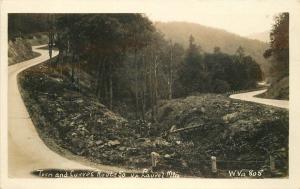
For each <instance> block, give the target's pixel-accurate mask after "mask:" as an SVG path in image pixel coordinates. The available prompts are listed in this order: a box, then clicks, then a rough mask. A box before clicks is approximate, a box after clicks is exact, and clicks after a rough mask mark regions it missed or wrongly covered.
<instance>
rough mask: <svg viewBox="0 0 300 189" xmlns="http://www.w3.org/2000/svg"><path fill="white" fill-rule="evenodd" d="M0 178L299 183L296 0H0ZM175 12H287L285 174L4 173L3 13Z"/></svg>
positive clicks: (21, 183)
mask: <svg viewBox="0 0 300 189" xmlns="http://www.w3.org/2000/svg"><path fill="white" fill-rule="evenodd" d="M0 5H1V27H0V29H1V38H0V43H1V65H0V66H1V67H0V68H1V69H0V71H1V72H0V73H1V75H0V82H1V83H0V84H1V85H0V90H1V94H0V100H1V101H0V102H1V105H0V113H1V115H0V123H1V180H0V183H1V184H0V188H2V187H3V188H20V189H21V188H24V189H25V188H28V189H35V188H51V189H53V188H68V187H70V188H118V189H119V188H130V189H131V188H186V189H188V188H224V189H225V188H272V189H277V188H278V189H279V188H280V189H282V188H291V189H299V188H300V181H299V179H300V167H299V160H300V158H299V157H300V149H299V138H300V132H299V131H300V130H299V123H300V119H299V116H300V107H299V105H300V90H299V84H298V82H297V81H298V80H299V75H300V57H299V53H300V40H299V38H300V37H299V34H300V24H299V21H300V20H299V18H300V14H299V13H300V0H226V1H225V0H224V1H222V0H211V1H209V0H164V1H158V0H151V1H150V0H98V1H96V0H89V1H83V0H52V1H43V0H4V1H2V2H1V4H0ZM154 10H155V11H161V12H164V13H165V14H168V11H177V12H178V14H185V13H188V12H189V13H190V12H195V14H196V13H199V14H205V13H207V14H212V13H223V14H224V13H225V14H226V13H230V14H247V13H249V14H255V13H274V12H284V11H288V12H289V13H290V109H289V111H290V126H289V127H290V130H289V131H290V137H289V139H290V145H289V147H290V163H289V164H290V166H289V170H290V172H289V178H288V179H261V180H255V179H254V180H249V179H195V178H193V179H188V178H180V179H102V178H101V179H93V178H90V179H9V178H7V13H18V12H20V13H21V12H23V13H87V12H92V13H101V12H102V13H103V12H109V13H120V12H140V13H142V12H145V11H147V12H151V11H154Z"/></svg>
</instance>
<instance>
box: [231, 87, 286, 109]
mask: <svg viewBox="0 0 300 189" xmlns="http://www.w3.org/2000/svg"><path fill="white" fill-rule="evenodd" d="M266 91H267V89H263V90H258V91H252V92H246V93H239V94H233V95H230V96H229V97H230V98H233V99H239V100H245V101H249V102H256V103H260V104H266V105H270V106H276V107H279V108H285V109H289V101H288V100H274V99H266V98H258V97H255V96H256V95H259V94H262V93H264V92H266Z"/></svg>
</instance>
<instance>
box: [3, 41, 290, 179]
mask: <svg viewBox="0 0 300 189" xmlns="http://www.w3.org/2000/svg"><path fill="white" fill-rule="evenodd" d="M40 47H43V46H33V47H32V48H33V51H34V52H37V53H39V54H40V56H39V57H37V58H34V59H31V60H27V61H24V62H21V63H18V64H15V65H12V66H9V68H8V86H9V87H8V176H9V177H11V178H28V177H35V176H33V175H31V174H30V172H31V171H33V170H37V169H50V168H51V169H97V170H102V171H120V170H124V169H120V168H116V167H111V166H104V165H97V166H96V167H95V166H89V165H93V164H88V166H87V165H86V164H81V163H79V162H77V161H73V160H69V159H67V158H64V157H62V156H60V155H58V154H57V153H55V152H53V151H52V150H50V149H49V148H48V147H47V146H46V145H45V144H44V142H43V141H42V140H41V139H40V137H39V135H38V133H37V131H36V129H35V127H34V125H33V123H32V120H31V118H30V116H29V114H28V112H27V109H26V107H25V105H24V102H23V100H22V97H21V94H20V92H19V88H18V83H17V75H18V74H19V73H20V72H22V71H23V70H25V69H27V68H29V67H32V66H34V65H37V64H40V63H42V62H44V61H46V60H48V59H49V53H48V50H45V49H40ZM57 55H58V51H54V52H53V57H54V56H57ZM263 92H265V90H259V91H253V92H248V93H241V94H234V95H231V96H230V98H234V99H240V100H246V101H252V102H257V103H262V104H267V105H271V106H276V107H281V108H287V109H288V101H282V100H271V99H262V98H257V97H254V96H255V95H257V94H260V93H263Z"/></svg>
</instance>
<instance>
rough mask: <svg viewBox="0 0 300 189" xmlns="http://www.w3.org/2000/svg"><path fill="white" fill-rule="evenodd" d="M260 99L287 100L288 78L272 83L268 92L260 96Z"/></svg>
mask: <svg viewBox="0 0 300 189" xmlns="http://www.w3.org/2000/svg"><path fill="white" fill-rule="evenodd" d="M260 97H262V98H271V99H278V100H288V99H289V76H287V77H284V78H282V79H279V80H277V81H273V83H272V84H271V86H270V87H269V88H268V91H267V92H265V93H264V94H261V95H260Z"/></svg>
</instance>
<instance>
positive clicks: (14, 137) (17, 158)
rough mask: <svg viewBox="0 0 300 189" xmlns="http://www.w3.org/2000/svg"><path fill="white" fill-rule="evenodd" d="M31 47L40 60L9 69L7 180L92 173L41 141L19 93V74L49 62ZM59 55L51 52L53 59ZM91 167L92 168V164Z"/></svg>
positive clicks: (103, 168)
mask: <svg viewBox="0 0 300 189" xmlns="http://www.w3.org/2000/svg"><path fill="white" fill-rule="evenodd" d="M40 47H42V46H34V47H32V49H33V51H34V52H37V53H39V54H41V55H40V56H39V57H37V58H34V59H31V60H27V61H24V62H21V63H18V64H15V65H12V66H9V67H8V176H9V177H12V178H14V177H25V178H26V177H34V176H33V175H31V174H30V172H31V171H33V170H38V169H50V168H51V169H95V168H91V167H90V166H86V165H83V164H80V163H78V162H75V161H72V160H69V159H66V158H64V157H62V156H60V155H58V154H57V153H55V152H53V151H51V150H50V149H49V148H48V147H47V146H46V145H45V144H44V142H43V141H42V140H41V139H40V137H39V135H38V133H37V131H36V129H35V127H34V125H33V123H32V120H31V119H30V116H29V114H28V112H27V109H26V107H25V105H24V102H23V99H22V97H21V94H20V92H19V88H18V83H17V76H18V74H19V73H20V72H21V71H23V70H25V69H27V68H29V67H32V66H34V65H37V64H40V63H42V62H44V61H46V60H48V59H49V53H48V52H49V51H48V50H43V49H39V48H40ZM57 55H58V51H54V52H53V57H54V56H57ZM91 165H92V164H91ZM97 170H101V171H120V169H118V168H115V167H110V166H102V165H98V166H97Z"/></svg>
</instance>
